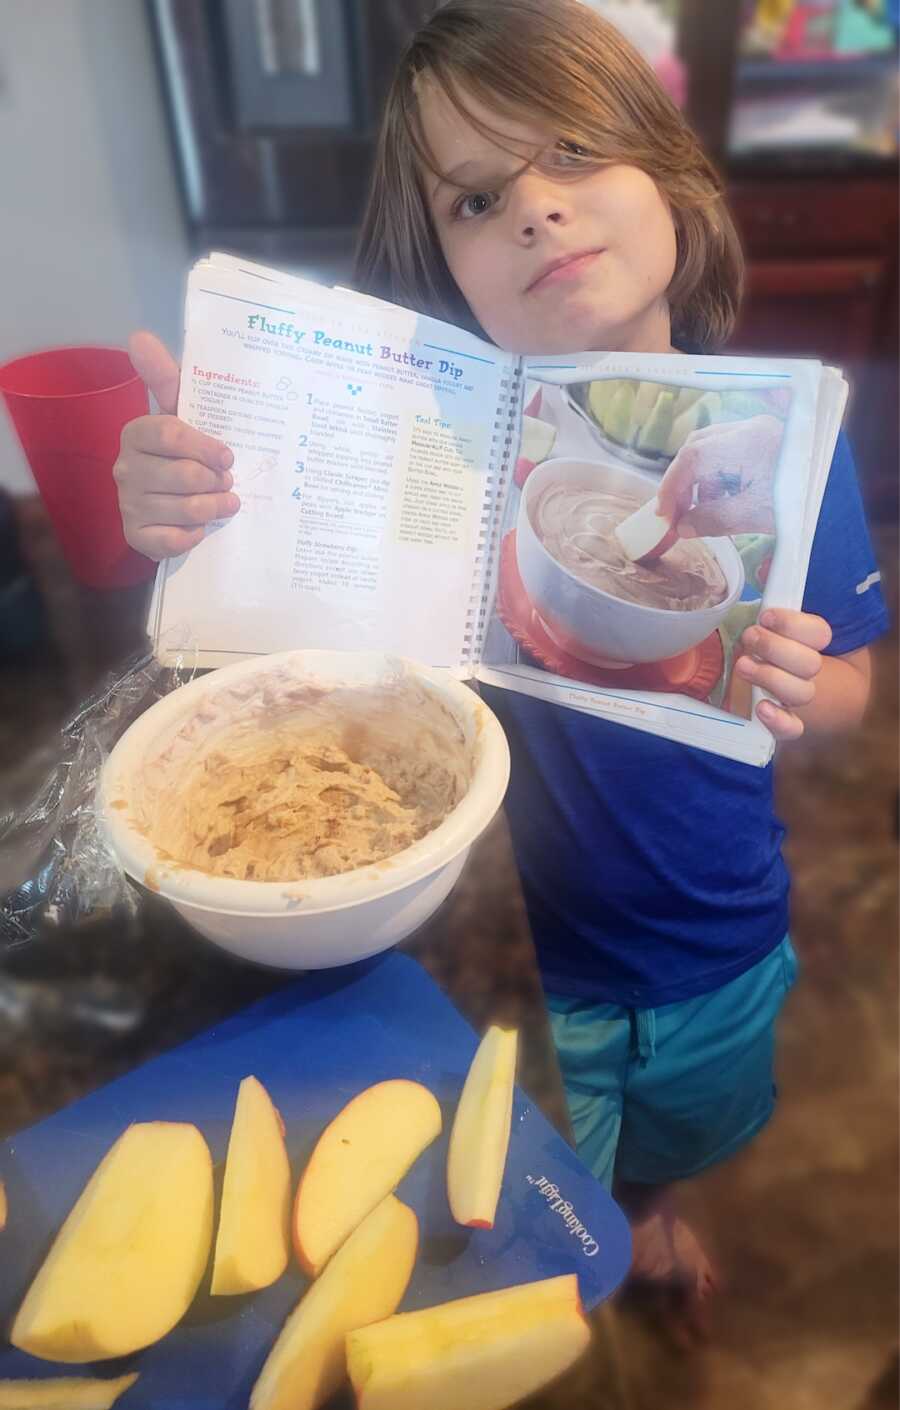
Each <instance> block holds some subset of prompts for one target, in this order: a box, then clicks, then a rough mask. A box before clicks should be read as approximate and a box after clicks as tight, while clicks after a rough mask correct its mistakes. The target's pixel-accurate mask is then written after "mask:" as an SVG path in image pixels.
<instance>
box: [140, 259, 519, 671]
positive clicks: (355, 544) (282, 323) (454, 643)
mask: <svg viewBox="0 0 900 1410" xmlns="http://www.w3.org/2000/svg"><path fill="white" fill-rule="evenodd" d="M515 381H516V366H515V360H514V359H511V358H509V357H507V356H505V355H504V354H502V353H500V352H498V351H497V350H496V349H494V348H492V347H490V346H489V345H487V344H485V343H483V342H482V341H481V340H480V339H478V338H475V337H473V336H472V335H471V334H468V333H465V332H462V331H460V330H459V329H456V328H452V327H449V326H447V325H445V324H442V323H439V322H437V321H435V320H432V319H427V318H424V317H420V316H418V315H416V314H414V313H412V312H410V311H408V310H404V309H396V308H390V307H382V306H381V305H379V304H378V303H377V301H374V300H363V299H359V298H356V297H354V296H352V295H350V294H348V293H346V292H342V293H340V294H333V293H332V292H331V291H330V290H328V289H325V288H320V287H319V286H317V285H315V284H312V283H310V282H309V281H308V280H302V279H295V278H293V277H291V276H287V275H285V276H280V275H278V274H277V272H276V271H267V270H264V269H262V268H261V267H260V266H247V265H244V263H243V262H241V261H236V260H231V259H229V258H228V257H223V256H216V257H215V258H214V259H213V260H209V261H202V262H201V263H200V264H199V265H198V266H196V268H195V269H194V270H193V271H192V273H191V276H190V280H189V285H188V298H187V309H186V328H185V346H184V355H183V370H182V379H181V395H180V399H179V407H178V411H179V415H180V416H181V417H182V418H183V419H184V420H186V421H188V422H190V423H191V424H192V425H194V426H198V427H200V428H201V429H202V430H205V431H208V432H209V433H210V434H212V435H215V436H218V437H219V438H221V439H222V440H223V441H225V442H226V443H227V444H228V445H229V446H230V447H231V449H232V450H233V452H234V456H235V464H234V471H233V473H234V480H235V491H236V492H237V494H238V495H239V496H240V499H241V509H240V511H239V513H238V514H237V515H236V516H235V517H234V518H233V519H231V520H228V521H226V522H222V523H217V524H214V525H211V526H209V529H208V531H207V533H206V535H205V537H204V539H203V541H202V542H201V543H200V544H199V545H198V546H197V547H196V548H194V549H193V550H192V551H191V552H190V553H189V554H186V555H185V556H184V557H182V558H180V559H175V560H171V561H170V562H169V563H168V564H165V565H163V567H162V568H161V569H160V573H159V576H158V580H157V586H156V591H155V594H154V601H153V604H152V610H151V623H150V627H151V634H152V635H153V637H154V640H155V642H156V643H157V650H158V654H160V655H161V656H162V657H163V659H168V658H169V657H170V656H172V655H173V654H176V653H177V652H178V651H180V650H182V649H184V648H185V647H190V648H194V649H198V651H199V656H198V659H199V661H200V663H201V664H203V665H220V664H226V663H228V662H230V661H233V660H237V659H239V658H240V657H243V656H248V655H252V654H258V653H264V652H269V651H281V650H288V649H291V648H297V647H307V646H318V647H321V646H328V647H330V648H333V649H347V650H366V649H373V650H384V651H392V652H396V653H398V654H400V655H405V656H409V657H412V658H414V659H417V660H420V661H423V662H426V663H429V664H433V665H441V666H446V667H450V668H456V669H459V668H461V667H462V666H463V664H464V663H465V662H466V661H467V660H468V659H469V655H470V652H469V644H470V640H471V635H472V622H473V620H474V618H475V617H476V616H477V610H478V604H479V602H480V600H481V599H482V597H483V596H484V578H485V574H486V572H487V568H488V564H487V562H486V559H485V555H484V552H483V539H484V522H485V520H487V519H489V518H490V517H491V514H492V512H493V504H494V499H495V497H496V494H497V484H498V472H499V466H500V461H501V459H502V454H503V449H504V440H505V438H506V434H505V427H506V423H507V422H508V420H509V416H510V411H509V408H510V406H511V405H512V403H513V402H514V399H515V392H514V383H515Z"/></svg>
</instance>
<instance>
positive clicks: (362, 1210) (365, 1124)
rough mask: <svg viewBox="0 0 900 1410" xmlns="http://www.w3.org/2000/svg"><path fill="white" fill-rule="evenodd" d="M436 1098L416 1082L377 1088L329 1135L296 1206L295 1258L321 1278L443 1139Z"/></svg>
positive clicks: (322, 1142)
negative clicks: (430, 1148)
mask: <svg viewBox="0 0 900 1410" xmlns="http://www.w3.org/2000/svg"><path fill="white" fill-rule="evenodd" d="M441 1124H442V1123H441V1109H440V1106H439V1105H438V1102H437V1099H436V1098H435V1097H434V1096H433V1095H432V1093H431V1092H429V1091H428V1088H427V1087H423V1086H422V1085H421V1084H420V1083H418V1082H410V1081H408V1080H406V1079H405V1078H397V1079H393V1080H391V1081H387V1082H377V1083H376V1084H375V1085H374V1086H372V1087H367V1088H366V1090H365V1091H363V1092H360V1093H359V1096H357V1097H354V1098H353V1100H352V1101H351V1102H348V1103H347V1105H346V1106H345V1107H344V1108H343V1110H342V1111H340V1112H339V1113H338V1115H337V1116H336V1117H335V1118H334V1120H333V1121H332V1122H331V1124H330V1125H329V1126H327V1127H326V1128H325V1130H324V1131H323V1132H322V1135H321V1136H320V1137H319V1140H318V1142H317V1144H316V1147H315V1149H314V1150H313V1153H312V1155H311V1156H310V1159H309V1164H308V1165H307V1167H306V1169H305V1171H304V1172H303V1175H302V1177H301V1180H300V1184H299V1186H298V1188H297V1198H296V1200H295V1201H294V1218H293V1223H294V1251H295V1252H296V1254H297V1258H298V1260H299V1262H300V1266H301V1268H302V1269H303V1271H304V1272H305V1273H309V1274H310V1275H311V1276H312V1277H317V1276H318V1275H319V1273H320V1272H321V1271H322V1269H323V1268H324V1266H325V1264H326V1263H327V1262H328V1260H329V1258H330V1257H331V1255H332V1254H333V1253H334V1252H335V1251H336V1249H338V1248H340V1246H341V1244H342V1243H343V1242H344V1240H345V1239H346V1238H347V1236H348V1235H349V1234H351V1233H352V1232H353V1230H354V1229H355V1228H356V1227H357V1225H358V1224H360V1223H361V1222H362V1220H363V1219H364V1218H365V1217H366V1215H367V1214H369V1213H370V1211H371V1210H373V1209H374V1208H375V1206H376V1204H379V1203H380V1202H381V1201H382V1200H383V1199H384V1197H385V1195H389V1194H391V1193H392V1192H393V1191H394V1190H395V1189H396V1188H397V1186H398V1185H399V1183H400V1181H401V1180H402V1179H403V1176H404V1175H405V1174H406V1172H407V1171H408V1170H409V1168H410V1166H411V1165H412V1164H413V1162H414V1161H415V1160H417V1159H418V1157H419V1156H420V1155H421V1154H422V1151H423V1150H425V1148H426V1146H430V1145H431V1142H432V1141H433V1140H435V1138H436V1137H437V1136H439V1135H440V1132H441Z"/></svg>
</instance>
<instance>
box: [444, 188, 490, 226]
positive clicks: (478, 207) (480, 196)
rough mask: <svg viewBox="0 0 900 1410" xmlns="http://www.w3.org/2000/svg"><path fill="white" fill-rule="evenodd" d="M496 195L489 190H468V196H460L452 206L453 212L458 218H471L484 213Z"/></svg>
mask: <svg viewBox="0 0 900 1410" xmlns="http://www.w3.org/2000/svg"><path fill="white" fill-rule="evenodd" d="M496 199H497V197H496V196H495V195H492V194H491V192H490V191H470V192H469V194H468V196H461V197H460V199H459V200H458V201H457V202H456V205H455V206H454V208H453V214H454V215H455V216H456V218H457V219H458V220H471V219H472V218H473V216H476V215H484V214H485V212H486V211H489V210H490V209H491V206H493V205H494V203H495V201H496Z"/></svg>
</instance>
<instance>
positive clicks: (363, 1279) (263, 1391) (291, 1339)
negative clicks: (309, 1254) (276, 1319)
mask: <svg viewBox="0 0 900 1410" xmlns="http://www.w3.org/2000/svg"><path fill="white" fill-rule="evenodd" d="M418 1242H419V1227H418V1221H417V1219H416V1216H415V1214H414V1213H413V1211H412V1210H411V1209H409V1208H408V1207H407V1206H406V1205H405V1204H401V1202H400V1200H398V1199H396V1198H395V1197H394V1196H393V1195H388V1196H387V1198H386V1199H383V1200H382V1201H381V1203H380V1204H378V1205H376V1206H375V1208H374V1209H373V1210H372V1213H371V1214H369V1215H367V1216H366V1218H365V1219H364V1220H363V1222H362V1223H361V1224H360V1225H359V1227H358V1228H356V1229H354V1231H353V1233H352V1234H351V1235H350V1237H349V1238H348V1239H347V1241H346V1243H344V1244H343V1245H342V1246H341V1247H340V1248H339V1249H338V1251H337V1253H336V1254H335V1255H334V1257H333V1258H332V1260H331V1262H330V1263H329V1264H328V1267H327V1268H326V1269H324V1271H323V1273H322V1275H321V1277H319V1278H317V1279H316V1281H315V1282H314V1283H313V1284H312V1285H311V1287H310V1288H309V1290H308V1292H307V1293H306V1294H305V1296H304V1297H303V1298H302V1299H301V1301H300V1302H299V1303H298V1304H297V1306H296V1307H295V1308H294V1311H293V1312H292V1313H291V1314H290V1316H289V1317H288V1319H287V1321H286V1322H285V1324H284V1327H283V1328H282V1330H281V1333H280V1334H279V1337H278V1340H277V1341H276V1342H275V1345H274V1346H273V1347H272V1350H271V1351H270V1352H269V1355H268V1357H267V1359H266V1362H265V1365H264V1366H263V1368H262V1371H261V1372H260V1374H259V1379H258V1380H257V1382H256V1385H255V1386H254V1387H253V1393H252V1394H251V1396H250V1410H316V1407H317V1406H319V1405H323V1404H324V1403H325V1401H326V1400H328V1399H329V1398H330V1396H332V1395H333V1394H334V1392H335V1391H336V1390H337V1388H338V1386H339V1385H340V1384H341V1382H342V1381H343V1380H344V1379H345V1378H346V1375H347V1359H346V1350H345V1342H346V1337H347V1333H348V1332H352V1331H356V1330H357V1328H359V1327H366V1326H368V1325H369V1323H370V1322H380V1321H382V1320H383V1319H384V1318H385V1317H390V1316H391V1314H392V1313H393V1312H396V1310H397V1308H398V1307H399V1305H400V1300H401V1298H402V1297H403V1294H404V1293H405V1292H406V1289H407V1286H408V1284H409V1280H410V1278H411V1277H412V1271H413V1266H414V1264H415V1261H416V1250H417V1248H418Z"/></svg>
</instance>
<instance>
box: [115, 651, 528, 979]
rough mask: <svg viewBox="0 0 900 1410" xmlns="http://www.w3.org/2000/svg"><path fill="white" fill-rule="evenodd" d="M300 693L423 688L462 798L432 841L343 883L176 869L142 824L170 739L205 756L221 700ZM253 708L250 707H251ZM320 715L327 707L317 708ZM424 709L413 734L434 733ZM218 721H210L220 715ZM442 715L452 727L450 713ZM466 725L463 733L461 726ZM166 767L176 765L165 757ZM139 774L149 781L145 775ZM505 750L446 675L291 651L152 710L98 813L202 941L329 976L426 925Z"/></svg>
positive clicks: (493, 791)
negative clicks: (450, 735)
mask: <svg viewBox="0 0 900 1410" xmlns="http://www.w3.org/2000/svg"><path fill="white" fill-rule="evenodd" d="M286 678H287V679H288V680H289V682H290V684H293V683H294V682H296V685H297V687H298V688H301V689H302V688H306V687H309V688H312V689H314V690H316V689H319V688H324V689H325V690H326V691H331V690H340V689H345V688H346V687H357V686H358V687H363V688H366V687H376V688H381V687H394V686H400V687H401V688H402V686H403V683H404V682H405V683H406V684H407V685H408V686H414V687H418V688H419V689H420V691H424V692H425V695H426V697H427V702H426V703H430V702H437V706H438V707H442V710H443V711H446V712H449V715H450V717H451V720H452V721H453V722H455V725H454V735H455V736H456V737H457V741H458V743H457V747H458V748H459V749H460V750H461V751H462V752H461V753H460V755H459V760H461V761H462V763H463V765H464V767H465V769H466V771H467V773H468V777H469V784H468V789H467V791H466V793H465V795H464V796H463V797H462V798H461V799H460V801H459V802H458V803H457V804H456V805H455V807H453V808H452V810H451V811H450V812H449V813H448V814H447V816H446V817H445V818H444V819H443V821H442V822H440V823H439V824H438V826H437V827H436V828H434V829H433V831H432V832H430V833H428V834H427V835H426V836H425V837H422V838H421V839H420V840H419V841H417V842H415V843H413V844H412V846H410V847H407V848H406V849H405V850H403V851H401V852H398V853H395V854H394V855H393V856H390V857H388V858H386V859H384V860H382V861H380V862H376V863H373V864H371V865H368V866H363V867H359V868H357V869H355V870H353V871H348V872H343V873H340V874H338V875H335V876H326V877H317V878H313V879H304V880H299V881H297V882H286V881H240V880H234V879H232V878H230V877H221V876H214V875H210V874H209V873H208V872H201V871H195V870H192V869H191V868H189V867H187V866H183V865H181V864H179V863H178V862H173V861H172V860H171V859H170V858H167V857H166V856H165V854H160V852H159V851H158V849H157V847H156V846H155V845H154V843H153V842H152V841H151V840H150V839H149V837H148V836H147V832H146V830H145V827H144V826H142V814H141V802H140V799H141V794H142V789H144V788H145V786H146V785H145V783H144V781H143V780H144V779H146V777H148V772H147V770H148V761H149V769H150V771H152V770H153V769H155V768H158V767H159V765H158V760H159V758H160V757H163V758H164V757H166V751H167V750H169V749H170V748H171V746H172V742H173V741H176V748H179V749H182V750H185V749H186V750H187V753H186V756H185V757H186V759H189V758H190V749H191V745H192V742H194V741H196V744H197V746H198V747H200V746H201V745H202V746H203V747H206V745H207V744H208V741H209V738H210V730H215V729H217V728H218V729H224V728H227V709H226V708H224V707H223V706H222V703H221V702H222V701H226V702H227V701H229V700H230V699H232V698H237V699H240V698H244V699H246V698H247V696H248V693H249V694H251V695H252V694H253V692H254V691H255V690H256V689H257V688H259V687H262V688H268V687H269V684H270V682H271V681H273V680H275V681H277V683H278V688H279V689H280V688H281V687H282V685H283V683H284V681H285V679H286ZM254 698H255V696H254ZM319 708H321V706H320V707H319ZM425 713H426V712H424V711H420V712H419V716H418V718H415V719H413V718H411V719H410V721H409V727H408V737H409V739H410V740H411V741H412V740H414V739H415V737H416V730H417V729H422V728H427V723H423V715H424V714H425ZM217 715H218V716H222V717H223V720H220V721H219V722H218V723H217V722H216V717H217ZM444 718H446V716H444ZM455 726H458V731H457V730H456V729H455ZM169 757H171V756H169ZM142 770H143V771H144V773H143V774H142ZM508 779H509V749H508V747H507V743H506V737H505V735H504V733H503V730H502V729H501V727H500V724H499V723H498V721H497V719H496V718H495V716H494V715H493V714H492V713H491V711H490V710H489V709H488V708H487V706H486V705H485V704H484V703H483V702H482V701H481V700H479V698H478V696H477V695H475V693H474V692H473V691H472V690H470V689H469V688H468V687H467V686H465V685H463V684H461V683H460V682H459V681H456V680H454V679H453V677H452V676H450V675H449V674H448V673H447V672H445V671H441V670H437V669H434V668H431V667H428V666H420V665H416V664H414V663H412V662H408V661H402V660H400V659H399V658H397V657H389V656H384V655H381V654H376V653H365V652H339V651H294V652H284V653H280V654H278V655H274V656H264V657H260V658H256V659H254V660H251V661H242V662H240V663H239V664H237V665H235V666H228V667H225V668H224V669H223V670H219V671H214V672H212V673H211V674H209V675H206V676H203V677H201V678H200V679H199V680H196V681H194V682H192V683H191V684H190V685H187V686H183V687H182V688H181V689H180V690H176V691H174V692H173V693H172V694H171V695H169V696H167V697H166V698H165V699H164V700H161V701H159V702H158V703H157V704H156V705H154V706H152V708H151V709H149V710H148V711H147V712H146V714H144V715H142V716H141V717H140V719H138V720H136V721H135V723H134V724H133V725H132V726H131V727H130V729H128V730H127V731H126V733H125V734H124V735H123V736H122V738H121V739H120V740H119V742H118V744H117V745H116V747H115V748H114V749H113V751H112V753H111V754H110V756H109V759H108V760H107V762H106V765H105V767H104V769H103V772H102V776H101V779H100V786H99V792H98V807H99V811H100V815H101V818H102V820H103V824H104V827H105V831H106V835H107V837H108V839H109V842H110V844H111V846H112V848H113V850H114V852H115V853H116V855H117V856H118V858H119V861H120V863H121V865H122V867H123V869H124V870H125V872H126V873H127V874H128V875H129V876H131V877H133V878H134V879H135V880H136V881H139V882H141V883H143V884H144V885H146V886H148V887H150V888H151V889H152V890H154V891H158V892H159V893H160V894H161V895H162V896H164V897H165V898H166V899H167V900H168V901H170V902H171V903H172V905H173V906H174V907H175V910H176V911H178V912H179V914H180V915H182V916H184V918H185V920H187V921H188V922H189V924H191V925H192V926H193V927H194V928H195V929H196V930H199V931H200V932H201V934H203V935H205V936H206V937H207V938H208V939H210V940H212V941H214V942H215V943H216V944H217V945H221V946H222V948H223V949H226V950H230V951H232V953H234V954H236V955H241V956H243V957H244V958H245V959H251V960H256V961H258V962H260V963H262V964H267V965H274V966H278V967H280V968H285V969H325V968H328V967H330V966H332V965H341V964H348V963H350V962H352V961H354V960H360V959H364V958H365V957H366V956H368V955H374V954H377V953H378V952H379V951H381V950H386V949H389V948H390V947H391V946H392V945H395V944H397V943H398V941H400V940H402V939H404V938H405V937H406V936H408V935H410V934H411V933H412V931H414V930H415V929H417V927H418V926H420V925H422V923H423V922H424V921H426V920H427V919H428V918H429V916H431V915H432V913H433V912H434V911H435V910H436V909H437V907H438V906H439V905H440V903H441V902H442V901H443V900H444V898H445V897H446V896H447V895H448V894H449V892H450V890H451V889H452V887H453V885H454V883H455V882H456V880H457V878H458V877H459V874H460V872H461V871H462V869H463V865H464V863H465V860H466V857H467V856H468V852H469V849H470V847H471V845H472V843H473V842H474V841H475V840H476V838H477V837H478V836H479V835H480V834H481V833H482V832H483V831H484V829H485V828H486V827H487V825H488V823H489V822H490V821H491V819H492V818H493V816H494V814H495V813H496V812H497V809H498V808H499V807H500V804H501V802H502V801H503V795H504V793H505V792H506V785H507V782H508Z"/></svg>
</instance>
